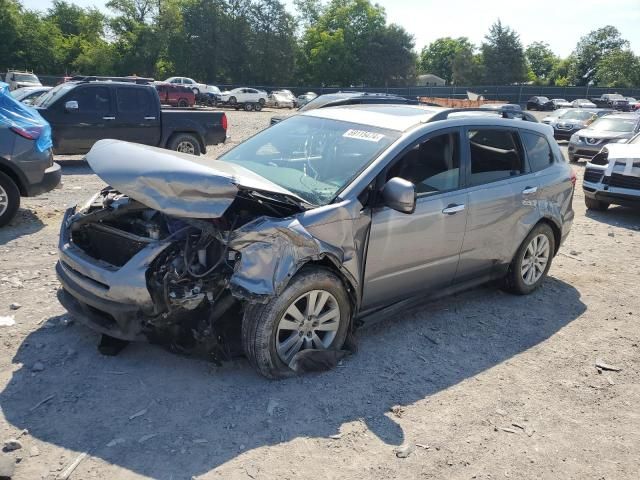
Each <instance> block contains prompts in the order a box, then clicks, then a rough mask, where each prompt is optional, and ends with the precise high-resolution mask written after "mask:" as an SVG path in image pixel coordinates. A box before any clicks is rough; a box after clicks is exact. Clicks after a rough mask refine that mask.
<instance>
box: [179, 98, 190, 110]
mask: <svg viewBox="0 0 640 480" xmlns="http://www.w3.org/2000/svg"><path fill="white" fill-rule="evenodd" d="M188 106H189V102H187V100H186V99H184V98H181V99H180V100H178V107H181V108H185V107H188Z"/></svg>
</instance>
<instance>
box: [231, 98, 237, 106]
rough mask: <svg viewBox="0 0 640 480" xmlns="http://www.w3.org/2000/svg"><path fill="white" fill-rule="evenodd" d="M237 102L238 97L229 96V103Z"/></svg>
mask: <svg viewBox="0 0 640 480" xmlns="http://www.w3.org/2000/svg"><path fill="white" fill-rule="evenodd" d="M236 103H238V99H237V98H236V97H229V105H235V104H236Z"/></svg>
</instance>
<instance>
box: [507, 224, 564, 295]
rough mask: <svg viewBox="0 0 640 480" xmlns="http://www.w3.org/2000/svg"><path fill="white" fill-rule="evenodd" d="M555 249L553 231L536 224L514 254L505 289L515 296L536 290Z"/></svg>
mask: <svg viewBox="0 0 640 480" xmlns="http://www.w3.org/2000/svg"><path fill="white" fill-rule="evenodd" d="M555 248H556V241H555V236H554V235H553V230H551V227H550V226H549V225H547V224H546V223H540V224H538V225H537V226H536V227H535V228H534V229H533V230H532V231H531V232H530V233H529V235H527V238H525V239H524V241H523V242H522V244H521V245H520V248H518V251H517V252H516V255H515V257H514V258H513V260H512V262H511V265H510V266H509V271H508V273H507V276H506V278H505V288H506V290H508V291H509V292H511V293H515V294H517V295H526V294H529V293H531V292H533V291H534V290H536V289H537V288H538V287H539V286H540V284H541V283H542V282H543V281H544V279H545V277H546V276H547V272H549V268H551V260H552V259H553V254H554V252H555Z"/></svg>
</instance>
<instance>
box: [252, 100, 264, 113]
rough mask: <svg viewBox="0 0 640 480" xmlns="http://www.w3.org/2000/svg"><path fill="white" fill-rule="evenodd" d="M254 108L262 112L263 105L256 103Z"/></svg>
mask: <svg viewBox="0 0 640 480" xmlns="http://www.w3.org/2000/svg"><path fill="white" fill-rule="evenodd" d="M254 108H255V110H256V112H259V111H260V110H262V104H261V103H260V102H258V103H256V104H255V105H254Z"/></svg>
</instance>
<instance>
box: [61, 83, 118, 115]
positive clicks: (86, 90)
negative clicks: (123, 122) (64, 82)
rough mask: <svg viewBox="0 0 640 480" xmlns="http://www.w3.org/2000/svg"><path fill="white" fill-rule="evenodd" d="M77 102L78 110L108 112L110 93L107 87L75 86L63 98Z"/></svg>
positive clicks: (109, 108)
mask: <svg viewBox="0 0 640 480" xmlns="http://www.w3.org/2000/svg"><path fill="white" fill-rule="evenodd" d="M69 100H75V101H76V102H78V110H79V111H80V112H83V113H86V112H96V113H109V111H110V110H111V93H110V92H109V88H107V87H100V86H97V85H96V86H93V85H92V86H86V87H81V88H76V89H75V90H73V91H72V92H71V94H70V95H69V96H68V97H67V98H66V99H65V101H69Z"/></svg>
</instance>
